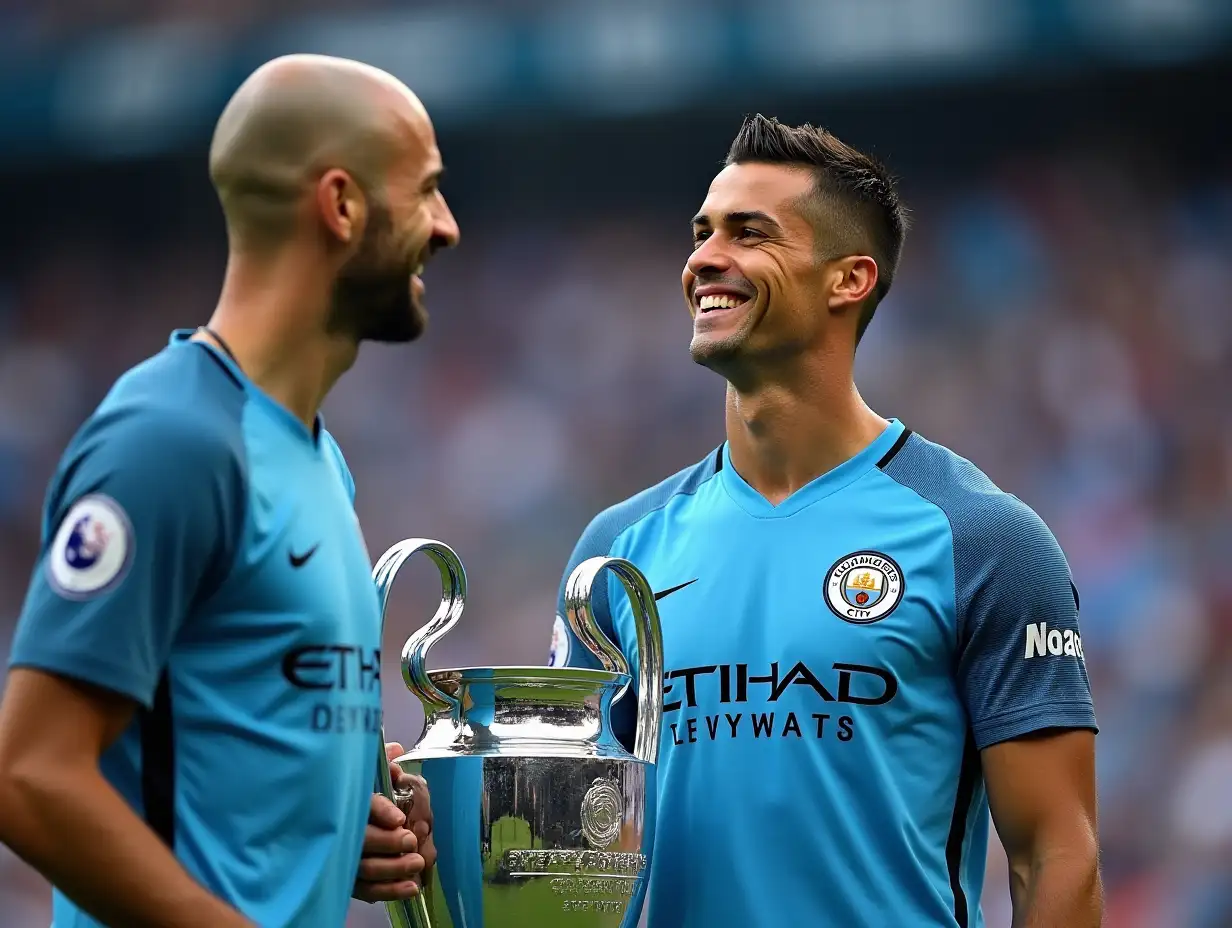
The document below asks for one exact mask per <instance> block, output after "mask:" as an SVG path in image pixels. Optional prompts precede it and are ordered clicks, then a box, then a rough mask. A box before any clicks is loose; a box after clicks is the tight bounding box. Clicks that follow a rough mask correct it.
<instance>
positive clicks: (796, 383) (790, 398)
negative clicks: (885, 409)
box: [726, 358, 889, 506]
mask: <svg viewBox="0 0 1232 928" xmlns="http://www.w3.org/2000/svg"><path fill="white" fill-rule="evenodd" d="M828 360H829V359H814V363H812V364H808V363H802V364H800V365H798V366H797V367H796V368H795V369H793V370H788V371H783V370H779V371H776V372H775V377H774V378H773V379H769V378H757V379H754V380H750V381H748V382H745V381H741V385H740V386H739V387H737V386H734V385H732V384H731V383H730V382H729V384H728V388H727V415H726V420H727V441H728V443H729V446H730V450H731V461H732V466H733V467H735V468H736V471H737V472H738V473H739V474H740V476H741V477H743V478H744V480H745V482H746V483H748V484H749V485H750V486H751V487H753V489H755V490H757V492H758V493H760V494H761V495H762V496H764V497H765V498H766V499H767V500H769V501H770V502H771V503H772V504H773V505H776V506H777V505H778V504H779V503H781V502H783V500H785V499H787V498H788V497H789V496H791V495H792V494H793V493H795V492H796V491H798V490H799V489H800V488H802V487H803V486H805V485H806V484H808V483H810V482H811V481H813V480H815V479H817V478H818V477H820V476H821V475H822V474H824V473H827V472H828V471H830V470H833V469H834V468H835V467H838V466H839V465H840V464H842V463H843V462H844V461H847V460H849V459H850V458H852V457H854V456H855V455H857V454H859V453H860V452H861V451H863V450H864V449H865V448H867V447H868V446H869V445H870V444H871V443H872V442H873V441H874V440H875V439H876V438H877V436H878V435H880V434H881V432H882V431H883V430H884V429H885V428H886V427H887V426H888V425H889V423H888V422H887V421H886V420H885V419H883V418H881V417H880V416H879V415H877V414H876V413H875V412H873V411H872V410H871V409H870V408H869V407H868V406H867V405H866V404H865V403H864V400H863V399H862V398H861V397H860V394H859V391H858V390H857V389H856V386H855V382H854V381H853V379H852V369H851V362H850V361H847V362H846V363H845V364H844V363H838V364H831V363H828ZM834 360H838V359H837V358H836V359H834Z"/></svg>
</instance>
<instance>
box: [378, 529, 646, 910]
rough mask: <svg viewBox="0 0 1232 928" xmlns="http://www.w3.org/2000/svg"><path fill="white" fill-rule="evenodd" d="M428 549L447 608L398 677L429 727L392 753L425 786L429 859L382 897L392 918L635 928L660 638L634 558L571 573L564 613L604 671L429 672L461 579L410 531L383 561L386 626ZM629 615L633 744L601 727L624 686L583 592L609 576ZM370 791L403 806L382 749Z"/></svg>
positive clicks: (453, 563) (641, 897)
mask: <svg viewBox="0 0 1232 928" xmlns="http://www.w3.org/2000/svg"><path fill="white" fill-rule="evenodd" d="M421 551H422V552H424V553H426V554H428V555H429V556H430V557H431V558H432V559H433V561H435V562H436V564H437V566H438V568H439V569H440V573H441V585H442V597H441V605H440V608H439V609H438V610H437V612H436V614H435V616H433V618H432V619H431V620H430V621H429V622H428V623H427V624H426V625H425V626H423V627H422V628H421V629H420V630H419V631H417V632H416V633H415V634H413V635H412V636H411V637H410V638H409V639H407V641H406V644H405V646H404V648H403V650H402V675H403V679H404V680H405V681H406V685H407V688H408V689H410V691H411V692H412V693H414V694H415V695H416V696H417V697H418V698H419V700H420V702H422V703H423V707H424V727H423V732H422V734H421V735H420V738H419V740H418V741H417V742H416V744H415V746H414V747H413V748H412V749H411V750H410V751H408V752H407V753H406V754H404V755H402V756H401V757H399V758H397V760H396V763H397V764H398V765H399V766H400V767H401V769H402V770H403V771H404V772H406V773H409V774H414V775H417V776H420V777H423V779H424V781H425V782H426V783H427V785H428V793H429V796H430V799H431V807H432V814H433V832H432V833H433V837H434V840H435V843H436V849H437V855H438V856H437V861H436V865H435V866H434V867H433V868H432V869H431V871H430V872H429V873H428V874H426V878H425V880H424V885H423V887H422V888H423V891H422V892H421V894H420V895H419V896H417V897H416V898H415V899H412V900H410V901H409V902H394V903H386V911H387V914H388V916H389V921H390V923H391V925H393V926H394V928H412V926H413V928H554V926H557V925H560V926H576V928H635V926H636V925H637V924H638V920H639V918H640V916H641V910H642V906H643V904H644V901H645V894H646V882H647V877H648V873H649V871H648V867H649V863H650V858H651V852H652V848H653V844H654V822H655V812H656V808H657V806H656V798H657V793H656V787H655V783H656V781H655V769H654V768H655V762H656V760H657V757H658V746H659V730H660V725H661V720H662V704H663V645H662V636H661V633H660V629H659V616H658V612H657V610H656V608H655V602H654V596H653V593H652V592H651V589H650V586H649V584H648V583H647V582H646V578H645V577H644V576H643V575H642V574H641V572H640V571H639V570H638V569H637V568H636V567H635V566H634V565H633V564H632V563H630V562H629V561H626V560H623V559H621V558H611V557H596V558H591V559H590V560H587V561H584V562H583V563H582V564H580V565H578V567H577V569H576V570H574V572H573V573H572V574H571V575H570V577H569V580H568V581H567V583H566V595H565V601H566V603H565V605H566V613H567V619H568V621H569V623H570V625H571V627H572V628H573V630H574V633H575V634H576V635H577V636H578V638H579V639H580V640H581V641H582V642H583V643H584V644H586V646H587V647H588V648H589V649H590V650H591V651H592V652H593V653H594V654H595V656H596V657H597V658H598V659H599V662H600V663H601V664H602V665H603V667H604V668H605V669H602V670H592V669H589V668H581V667H564V668H549V667H467V668H460V669H448V670H434V671H428V670H426V668H425V666H424V662H425V659H426V656H427V653H428V650H429V649H430V648H431V647H432V645H433V644H434V643H435V642H436V641H439V640H440V639H441V638H442V637H444V635H445V634H446V633H447V632H448V631H449V630H450V629H451V628H452V627H453V626H454V624H455V623H456V622H457V620H458V618H459V617H460V615H461V613H462V609H463V607H464V606H465V601H466V573H465V570H464V568H463V567H462V563H461V561H460V560H459V559H458V557H457V555H456V554H455V553H454V552H453V551H452V550H451V549H450V548H449V547H448V546H446V545H444V544H442V543H440V542H435V541H430V540H427V539H408V540H406V541H403V542H399V543H398V544H396V545H394V546H393V547H391V548H390V549H389V550H388V551H387V552H386V553H385V554H384V555H383V556H382V557H381V559H380V560H379V561H378V562H377V566H376V568H375V570H374V577H375V579H376V582H377V585H378V591H379V593H380V597H381V609H382V622H383V621H384V618H383V617H384V612H385V607H386V604H387V601H388V596H389V591H390V589H391V587H392V585H393V581H394V579H395V577H396V575H397V572H398V570H399V569H400V568H401V566H402V564H403V563H405V561H406V560H407V559H408V558H409V557H411V556H412V555H414V554H416V553H418V552H421ZM608 570H610V571H611V572H612V573H613V574H615V576H616V577H617V579H618V580H619V581H620V582H621V585H622V586H623V587H624V589H625V592H626V593H627V594H628V596H629V598H630V601H631V603H632V605H633V607H634V610H633V611H634V614H635V615H636V616H637V617H638V623H637V639H638V658H639V660H638V679H637V701H638V714H637V715H638V724H637V735H636V740H635V743H634V749H633V751H632V752H629V751H628V750H626V749H625V747H624V746H623V745H622V744H621V743H620V742H619V741H618V740H617V739H616V737H615V736H614V735H613V733H612V731H611V724H610V722H611V707H612V705H613V704H614V703H615V702H616V701H617V700H618V699H620V698H621V697H623V696H624V695H625V694H626V692H627V691H628V689H629V687H630V685H631V684H632V682H633V678H632V676H631V674H630V672H629V666H628V662H627V661H626V659H625V657H624V655H623V654H622V653H621V651H620V650H619V648H617V647H616V645H615V644H613V643H612V642H611V641H610V640H608V638H607V637H606V636H605V635H604V633H603V632H602V631H601V630H600V628H599V626H598V624H597V622H596V621H595V617H594V612H593V609H592V607H591V592H592V589H593V588H594V585H595V583H596V582H597V581H598V579H599V578H600V577H603V578H604V579H606V577H605V575H604V571H608ZM381 740H382V745H381V746H380V751H379V758H378V776H379V782H378V788H379V790H380V791H381V792H382V793H384V794H385V795H386V796H387V797H389V798H390V799H391V800H393V801H394V802H396V803H398V804H399V805H401V806H403V807H404V808H406V807H407V805H408V803H409V802H410V801H411V799H412V795H411V794H410V793H408V792H401V791H396V790H395V789H394V788H393V784H392V782H391V779H390V776H389V768H388V763H387V761H386V759H385V753H384V744H383V742H384V741H385V738H384V733H382V739H381Z"/></svg>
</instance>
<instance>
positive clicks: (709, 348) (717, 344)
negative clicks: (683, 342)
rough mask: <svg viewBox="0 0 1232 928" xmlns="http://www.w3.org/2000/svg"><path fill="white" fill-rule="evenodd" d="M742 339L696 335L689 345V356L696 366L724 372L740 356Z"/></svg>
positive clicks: (729, 336)
mask: <svg viewBox="0 0 1232 928" xmlns="http://www.w3.org/2000/svg"><path fill="white" fill-rule="evenodd" d="M741 342H742V339H740V338H738V337H735V336H731V335H728V336H725V337H722V338H715V337H714V336H712V335H703V334H699V335H694V336H693V341H691V342H690V343H689V354H690V355H691V356H692V358H693V362H694V363H695V364H700V365H701V366H702V367H708V368H710V369H711V370H716V371H720V372H721V371H722V370H723V368H724V367H725V366H726V365H727V364H729V363H731V362H732V361H733V360H734V359H735V358H737V357H738V356H739V354H740V346H741Z"/></svg>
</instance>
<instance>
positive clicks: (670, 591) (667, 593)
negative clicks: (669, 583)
mask: <svg viewBox="0 0 1232 928" xmlns="http://www.w3.org/2000/svg"><path fill="white" fill-rule="evenodd" d="M697 579H698V578H697V577H694V578H693V579H692V580H689V581H687V582H685V583H682V584H680V586H673V587H669V588H668V589H666V590H663V591H662V592H661V593H655V594H654V598H655V602H656V603H657V602H658V601H659V600H661V599H662V598H663V597H664V596H671V595H672V594H673V593H675V592H676V591H677V590H683V589H684V588H685V587H686V586H689V585H690V584H692V583H696V582H697Z"/></svg>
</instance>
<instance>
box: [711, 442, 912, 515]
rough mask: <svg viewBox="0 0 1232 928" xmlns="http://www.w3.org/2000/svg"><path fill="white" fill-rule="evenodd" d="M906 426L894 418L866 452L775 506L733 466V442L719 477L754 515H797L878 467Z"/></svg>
mask: <svg viewBox="0 0 1232 928" xmlns="http://www.w3.org/2000/svg"><path fill="white" fill-rule="evenodd" d="M905 429H906V426H904V425H903V424H902V423H901V422H899V421H898V420H897V419H891V420H890V424H889V425H887V426H886V427H885V429H883V430H882V432H881V434H880V435H878V436H877V437H876V438H875V439H873V441H872V443H871V444H870V445H868V446H867V447H866V448H864V450H863V451H861V452H860V453H858V454H857V455H855V457H852V458H848V459H847V460H846V461H844V462H843V463H842V464H840V465H838V467H835V468H834V469H833V470H830V471H828V472H826V473H824V474H822V475H821V476H820V477H817V478H816V479H814V480H811V481H810V482H808V483H806V484H805V485H804V486H802V487H801V488H800V489H799V490H797V491H796V492H795V493H793V494H792V495H791V496H789V497H787V499H785V500H783V502H781V503H779V504H778V505H777V506H775V505H772V504H771V503H770V501H769V500H767V499H766V498H765V497H764V496H762V495H761V494H760V493H758V492H757V491H756V490H754V489H753V488H752V487H751V486H750V485H749V484H748V483H747V482H745V479H744V478H743V477H741V476H740V474H738V473H737V472H736V468H734V467H732V462H731V444H730V443H729V442H723V449H722V455H723V457H722V465H721V467H720V470H719V480H720V482H721V484H722V486H723V488H724V489H725V490H726V491H727V495H728V496H730V497H731V498H732V500H733V501H734V502H735V503H736V505H738V506H739V507H740V508H741V509H743V510H744V511H745V512H747V513H748V514H749V515H751V516H756V517H757V518H759V519H774V518H782V517H785V516H790V515H795V514H796V513H797V512H799V511H800V510H801V509H804V508H805V507H806V506H811V505H812V504H813V503H815V502H817V501H818V500H820V499H824V498H825V497H827V496H829V495H830V494H832V493H837V492H838V491H839V490H841V489H843V488H844V487H846V486H849V485H851V484H852V483H854V482H855V481H856V480H858V479H859V478H860V477H862V476H864V474H866V473H868V471H870V470H872V469H873V468H874V467H876V466H877V462H878V461H880V460H881V459H882V458H883V457H885V455H886V454H888V453H889V451H890V449H892V448H893V447H894V443H895V442H897V441H898V439H899V437H900V436H901V435H902V434H903V432H904V431H905Z"/></svg>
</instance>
